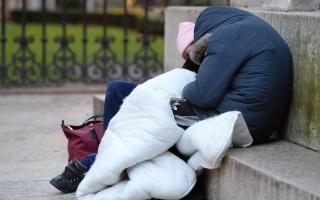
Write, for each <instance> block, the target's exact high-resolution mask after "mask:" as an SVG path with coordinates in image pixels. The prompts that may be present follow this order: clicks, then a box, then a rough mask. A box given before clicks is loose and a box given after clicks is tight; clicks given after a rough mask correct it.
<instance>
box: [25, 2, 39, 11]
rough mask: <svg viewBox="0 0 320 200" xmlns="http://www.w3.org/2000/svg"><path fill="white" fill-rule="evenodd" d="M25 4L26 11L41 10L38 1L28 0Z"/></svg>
mask: <svg viewBox="0 0 320 200" xmlns="http://www.w3.org/2000/svg"><path fill="white" fill-rule="evenodd" d="M27 3H28V10H40V9H41V1H39V0H29V1H28V2H27Z"/></svg>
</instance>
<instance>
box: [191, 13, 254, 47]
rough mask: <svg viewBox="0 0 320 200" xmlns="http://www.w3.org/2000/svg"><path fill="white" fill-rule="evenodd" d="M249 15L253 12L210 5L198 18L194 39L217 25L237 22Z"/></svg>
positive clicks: (197, 38)
mask: <svg viewBox="0 0 320 200" xmlns="http://www.w3.org/2000/svg"><path fill="white" fill-rule="evenodd" d="M249 15H251V14H250V13H248V12H246V11H243V10H240V9H237V8H233V7H208V8H206V9H205V10H203V11H202V12H201V13H200V15H199V16H198V18H197V20H196V23H195V24H196V25H195V28H194V41H197V40H199V39H200V38H201V37H202V36H203V35H204V34H206V33H210V32H212V31H213V30H214V29H216V28H217V27H221V26H225V25H228V24H232V23H235V22H237V21H240V20H242V19H243V18H244V17H246V16H249Z"/></svg>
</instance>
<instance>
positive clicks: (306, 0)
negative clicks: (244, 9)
mask: <svg viewBox="0 0 320 200" xmlns="http://www.w3.org/2000/svg"><path fill="white" fill-rule="evenodd" d="M319 7H320V0H266V1H265V3H264V5H263V8H265V9H267V10H274V11H314V10H319Z"/></svg>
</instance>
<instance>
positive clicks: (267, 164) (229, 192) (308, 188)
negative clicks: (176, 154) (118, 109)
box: [93, 95, 320, 200]
mask: <svg viewBox="0 0 320 200" xmlns="http://www.w3.org/2000/svg"><path fill="white" fill-rule="evenodd" d="M93 99H94V100H93V102H94V105H93V106H94V113H95V114H99V113H102V112H103V105H104V95H97V96H94V98H93ZM206 173H207V182H206V184H205V185H207V191H208V192H207V195H208V199H209V200H233V199H234V200H235V199H237V200H270V199H272V200H298V199H304V200H318V199H319V200H320V187H319V185H320V154H319V153H316V152H314V151H312V150H310V149H307V148H305V147H302V146H299V145H296V144H293V143H290V142H287V141H284V140H280V141H276V142H272V143H269V144H265V145H258V146H253V147H250V148H244V149H232V150H230V151H229V152H228V153H227V155H226V157H225V159H224V162H223V164H222V166H221V167H220V168H219V169H217V170H209V171H207V172H206Z"/></svg>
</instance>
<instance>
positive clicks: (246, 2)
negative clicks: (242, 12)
mask: <svg viewBox="0 0 320 200" xmlns="http://www.w3.org/2000/svg"><path fill="white" fill-rule="evenodd" d="M264 3H265V0H230V6H235V7H262V5H263V4H264Z"/></svg>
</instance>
